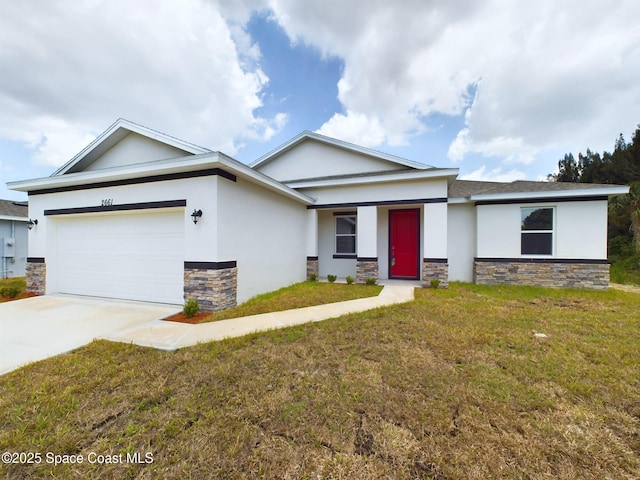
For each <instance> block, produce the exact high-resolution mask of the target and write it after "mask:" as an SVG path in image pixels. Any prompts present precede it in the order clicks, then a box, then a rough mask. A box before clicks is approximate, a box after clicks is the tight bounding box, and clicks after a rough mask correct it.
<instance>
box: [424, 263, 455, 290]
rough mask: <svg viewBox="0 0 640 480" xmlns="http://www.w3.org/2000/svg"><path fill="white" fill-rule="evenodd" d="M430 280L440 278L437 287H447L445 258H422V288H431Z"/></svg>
mask: <svg viewBox="0 0 640 480" xmlns="http://www.w3.org/2000/svg"><path fill="white" fill-rule="evenodd" d="M431 280H440V285H438V288H447V287H449V263H448V260H447V259H446V258H443V259H440V258H424V259H422V288H431Z"/></svg>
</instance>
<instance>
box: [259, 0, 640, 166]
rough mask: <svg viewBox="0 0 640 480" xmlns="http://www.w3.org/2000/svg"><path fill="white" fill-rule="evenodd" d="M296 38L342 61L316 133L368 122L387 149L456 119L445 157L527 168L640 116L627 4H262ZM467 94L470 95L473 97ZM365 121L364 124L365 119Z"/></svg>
mask: <svg viewBox="0 0 640 480" xmlns="http://www.w3.org/2000/svg"><path fill="white" fill-rule="evenodd" d="M270 3H271V5H272V7H273V9H274V12H275V14H274V17H275V18H276V19H277V21H278V22H279V23H280V24H281V25H282V27H283V28H284V29H285V30H286V31H287V33H288V34H289V36H290V37H291V38H293V39H294V41H298V42H305V43H307V44H310V45H315V46H317V47H318V48H319V50H320V51H321V52H323V53H324V54H325V55H328V56H329V55H335V56H339V57H341V58H342V59H344V64H345V66H344V70H343V73H342V78H341V79H340V82H339V85H338V87H339V99H340V101H341V102H342V104H343V106H344V109H345V111H346V112H348V113H347V114H346V115H337V116H335V117H333V118H331V119H330V120H329V121H328V122H327V124H326V125H325V126H323V127H322V128H321V129H320V130H321V131H324V130H329V131H335V130H336V128H335V125H336V123H339V125H340V128H341V129H342V130H343V131H345V132H347V133H353V132H361V135H362V139H363V140H362V141H359V140H358V139H357V138H352V140H353V141H356V142H358V143H365V142H366V141H368V140H370V139H371V137H372V136H371V135H370V134H369V132H368V131H366V130H363V129H362V128H361V126H362V125H363V124H366V123H367V120H366V119H368V122H369V123H373V124H375V125H376V127H377V130H376V132H375V136H374V138H376V139H377V141H379V142H380V143H388V144H396V143H402V142H406V141H407V140H410V139H411V137H412V136H413V135H416V134H419V133H422V132H424V131H425V125H424V119H425V116H427V115H429V114H431V113H434V112H437V113H444V114H447V115H460V114H463V113H464V112H466V117H465V119H466V128H465V130H463V132H462V133H461V136H460V137H458V139H456V142H455V143H454V145H452V147H451V150H450V154H451V155H452V158H454V159H457V160H460V159H462V158H464V156H465V155H466V154H467V153H473V152H477V153H482V154H485V155H488V156H499V157H504V158H507V159H509V160H510V161H514V162H524V163H526V162H531V161H532V160H533V159H534V157H535V156H536V155H537V154H538V153H539V152H541V151H545V150H550V149H561V150H564V151H575V150H578V149H584V148H586V147H591V148H592V149H595V150H602V149H605V148H606V149H611V147H612V144H613V141H614V140H615V138H616V136H617V135H618V133H619V132H621V131H622V132H629V131H631V130H632V129H633V127H634V125H635V123H636V122H638V118H637V112H638V111H639V110H640V83H638V82H637V78H638V75H639V74H640V27H638V23H637V18H638V16H640V3H638V2H635V1H632V0H627V1H624V0H623V1H618V2H614V3H611V2H609V3H606V2H605V3H603V2H599V1H596V0H587V1H583V0H541V1H539V2H528V3H527V2H524V3H523V2H507V3H505V2H501V1H498V0H489V1H485V2H474V1H471V0H459V1H451V2H433V1H422V0H398V1H395V2H389V1H387V0H352V1H351V2H349V3H348V4H346V5H345V4H344V3H343V2H327V1H326V0H306V1H305V2H299V1H298V0H271V1H270ZM474 93H475V95H473V94H474ZM363 117H364V119H363Z"/></svg>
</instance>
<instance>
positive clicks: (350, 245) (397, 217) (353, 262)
mask: <svg viewBox="0 0 640 480" xmlns="http://www.w3.org/2000/svg"><path fill="white" fill-rule="evenodd" d="M307 216H308V218H307V220H308V235H307V239H308V241H307V274H308V276H311V275H315V276H316V277H319V278H322V277H327V276H328V275H336V276H337V277H338V278H346V277H352V278H353V279H354V280H355V281H356V283H366V281H367V280H368V279H375V280H376V281H377V282H378V283H379V282H380V281H384V280H394V279H397V280H413V281H419V282H420V284H421V285H422V286H423V287H430V286H432V280H436V281H437V283H438V285H439V286H440V287H446V286H447V281H448V260H447V203H446V201H441V200H440V199H434V201H433V202H429V203H420V204H415V203H413V204H405V203H402V202H398V203H390V204H384V205H360V206H356V207H339V208H313V207H311V208H309V209H308V211H307Z"/></svg>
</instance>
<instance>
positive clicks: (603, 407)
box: [0, 283, 640, 480]
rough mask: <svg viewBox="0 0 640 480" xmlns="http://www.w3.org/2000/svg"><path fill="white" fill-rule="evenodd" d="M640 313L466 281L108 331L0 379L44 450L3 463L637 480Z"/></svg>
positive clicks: (27, 469)
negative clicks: (244, 321)
mask: <svg viewBox="0 0 640 480" xmlns="http://www.w3.org/2000/svg"><path fill="white" fill-rule="evenodd" d="M638 312H640V295H638V294H634V293H625V292H620V291H615V290H611V291H607V292H592V291H577V290H551V289H540V288H528V287H482V286H477V285H469V284H455V283H454V284H452V285H451V287H450V288H449V289H448V290H442V289H438V290H420V289H418V290H416V301H415V302H413V303H409V304H403V305H397V306H393V307H386V308H381V309H377V310H373V311H369V312H364V313H360V314H355V315H349V316H345V317H341V318H339V319H335V320H329V321H325V322H320V323H314V324H307V325H303V326H299V327H294V328H288V329H284V330H278V331H272V332H268V333H262V334H255V335H251V336H247V337H243V338H238V339H233V340H228V341H223V342H212V343H208V344H202V345H198V346H196V347H192V348H186V349H183V350H179V351H177V352H163V351H157V350H153V349H146V348H140V347H135V346H131V345H123V344H115V343H109V342H105V341H100V342H94V343H92V344H91V345H89V346H87V347H85V348H81V349H79V350H77V351H74V352H72V353H70V354H67V355H63V356H60V357H57V358H53V359H49V360H46V361H43V362H40V363H37V364H34V365H31V366H28V367H26V368H23V369H21V370H18V371H15V372H12V373H9V374H7V375H5V376H2V377H0V392H2V394H1V395H0V411H1V412H2V415H1V416H0V452H38V453H40V454H41V461H40V463H35V464H20V463H16V464H13V463H8V464H7V463H5V464H0V476H2V477H8V478H16V479H17V478H28V477H29V476H31V477H37V478H40V477H47V476H50V477H56V478H96V477H100V478H118V479H120V478H180V479H183V478H233V479H236V478H237V479H241V478H295V479H297V478H300V479H303V478H309V479H311V478H334V479H353V478H358V479H380V478H398V479H415V478H432V479H438V480H442V479H467V478H478V479H487V478H520V479H542V478H553V479H575V478H581V479H601V478H611V479H613V478H615V479H625V478H628V479H632V478H639V477H640V434H639V432H640V365H639V362H638V352H639V351H640V314H639V313H638ZM541 334H544V336H543V335H541ZM47 452H49V453H51V454H53V455H76V457H66V459H67V460H70V459H71V458H75V459H77V458H82V459H83V460H84V461H83V463H75V464H71V463H63V464H60V465H57V466H54V465H53V464H52V463H49V462H47V457H46V456H45V455H46V453H47ZM92 454H93V456H91V455H92ZM127 454H129V457H128V458H127ZM135 454H137V455H135ZM100 455H102V457H100ZM50 458H52V459H53V458H54V457H50ZM61 458H62V457H61ZM90 459H93V462H91V461H90ZM100 459H102V460H103V461H102V462H97V463H96V460H100ZM106 459H111V460H116V459H122V460H124V461H123V462H122V463H106V462H105V461H104V460H106ZM136 459H139V460H140V461H139V462H135V461H134V460H136ZM127 460H128V462H127Z"/></svg>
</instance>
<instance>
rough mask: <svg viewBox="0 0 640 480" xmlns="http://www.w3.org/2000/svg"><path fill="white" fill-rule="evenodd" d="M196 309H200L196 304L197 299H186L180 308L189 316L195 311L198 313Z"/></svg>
mask: <svg viewBox="0 0 640 480" xmlns="http://www.w3.org/2000/svg"><path fill="white" fill-rule="evenodd" d="M198 310H200V305H198V301H197V300H189V301H187V303H185V304H184V308H183V309H182V312H183V313H184V316H185V317H187V318H191V317H193V316H194V315H195V314H196V313H198Z"/></svg>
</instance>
